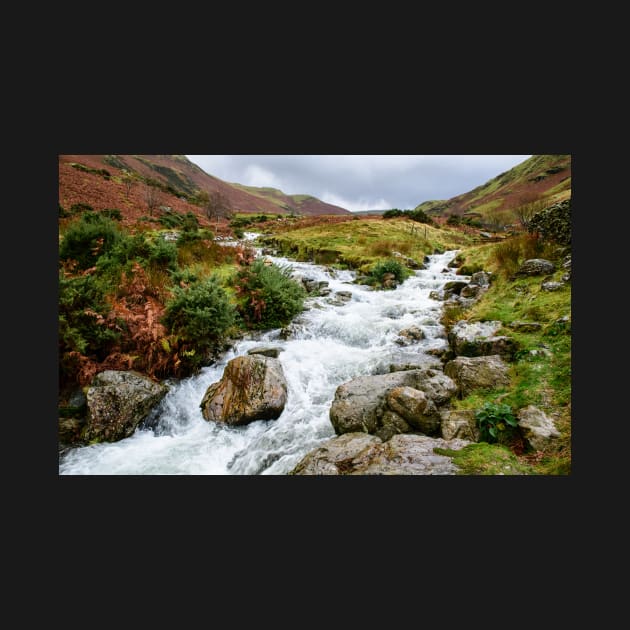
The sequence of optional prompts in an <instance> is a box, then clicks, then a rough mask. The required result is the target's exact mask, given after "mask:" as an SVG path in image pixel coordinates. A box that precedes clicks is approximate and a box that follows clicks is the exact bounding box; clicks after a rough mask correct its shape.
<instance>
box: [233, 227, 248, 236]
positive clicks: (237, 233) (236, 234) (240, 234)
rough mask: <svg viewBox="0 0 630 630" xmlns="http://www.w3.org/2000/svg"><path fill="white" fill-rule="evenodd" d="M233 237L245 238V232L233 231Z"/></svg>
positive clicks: (239, 229)
mask: <svg viewBox="0 0 630 630" xmlns="http://www.w3.org/2000/svg"><path fill="white" fill-rule="evenodd" d="M234 236H236V238H243V237H244V236H245V232H244V231H243V230H242V229H241V228H236V229H235V230H234Z"/></svg>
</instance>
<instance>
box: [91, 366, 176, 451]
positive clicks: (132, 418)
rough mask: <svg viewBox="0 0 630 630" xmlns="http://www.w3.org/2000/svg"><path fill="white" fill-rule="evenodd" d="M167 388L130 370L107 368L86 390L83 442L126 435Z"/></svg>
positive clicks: (107, 439)
mask: <svg viewBox="0 0 630 630" xmlns="http://www.w3.org/2000/svg"><path fill="white" fill-rule="evenodd" d="M167 391H168V388H167V387H166V386H165V385H161V384H159V383H156V382H154V381H152V380H151V379H150V378H148V377H146V376H143V375H142V374H139V373H137V372H133V371H118V370H106V371H104V372H100V373H99V374H97V375H96V376H95V377H94V379H93V381H92V383H91V384H90V387H89V388H88V389H87V392H86V398H87V418H86V421H85V426H84V427H83V429H82V435H81V437H82V439H83V440H85V441H88V442H90V441H98V442H103V441H105V442H116V441H118V440H122V439H123V438H126V437H129V436H130V435H131V434H132V433H133V432H134V431H135V430H136V428H137V427H138V425H139V424H140V423H141V422H142V421H143V420H144V419H145V418H146V417H147V416H148V415H149V413H150V411H151V409H153V407H155V405H157V404H158V403H159V402H160V400H162V398H163V397H164V396H165V395H166V393H167Z"/></svg>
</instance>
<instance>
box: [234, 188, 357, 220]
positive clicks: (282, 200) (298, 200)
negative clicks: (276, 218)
mask: <svg viewBox="0 0 630 630" xmlns="http://www.w3.org/2000/svg"><path fill="white" fill-rule="evenodd" d="M231 185H232V186H233V187H234V188H236V189H237V190H239V191H244V192H246V193H249V194H250V195H253V196H254V197H257V198H258V199H261V200H263V201H265V202H271V203H273V204H274V205H275V206H276V209H275V212H276V213H283V214H284V213H289V214H296V215H300V216H317V215H320V214H350V211H348V210H345V209H344V208H340V207H339V206H335V205H331V204H329V203H325V202H324V201H321V200H319V199H317V197H313V196H311V195H286V194H285V193H283V192H282V191H281V190H278V189H277V188H267V187H265V188H257V187H255V186H245V185H244V184H235V183H232V184H231Z"/></svg>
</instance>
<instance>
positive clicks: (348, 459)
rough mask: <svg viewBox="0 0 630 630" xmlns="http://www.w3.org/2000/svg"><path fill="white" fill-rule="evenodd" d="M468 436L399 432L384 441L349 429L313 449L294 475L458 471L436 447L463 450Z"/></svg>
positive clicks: (419, 473)
mask: <svg viewBox="0 0 630 630" xmlns="http://www.w3.org/2000/svg"><path fill="white" fill-rule="evenodd" d="M469 443H470V442H468V441H466V440H460V439H453V440H444V439H442V438H431V437H427V436H424V435H395V436H394V437H392V438H391V440H389V441H387V442H382V441H381V440H380V439H379V438H378V437H374V436H370V435H366V434H365V433H347V434H345V435H341V436H338V437H335V438H332V439H331V440H329V441H328V442H325V443H324V444H322V446H320V447H319V448H317V449H315V450H313V451H311V452H310V453H309V454H308V455H306V456H305V457H304V459H302V461H300V462H299V463H298V465H297V466H296V467H295V468H294V469H293V471H292V474H294V475H454V474H456V473H457V470H458V469H457V467H456V466H455V464H453V462H452V461H451V459H450V458H449V457H446V456H444V455H437V454H436V453H435V452H434V451H433V449H434V448H435V447H440V448H446V449H451V450H459V449H461V448H464V446H467V445H468V444H469Z"/></svg>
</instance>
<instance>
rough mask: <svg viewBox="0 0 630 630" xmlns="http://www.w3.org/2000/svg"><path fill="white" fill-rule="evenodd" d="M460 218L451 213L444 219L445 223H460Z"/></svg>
mask: <svg viewBox="0 0 630 630" xmlns="http://www.w3.org/2000/svg"><path fill="white" fill-rule="evenodd" d="M461 222H462V218H461V217H460V216H457V215H456V214H451V215H450V216H449V218H448V219H447V220H446V224H447V225H461Z"/></svg>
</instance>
